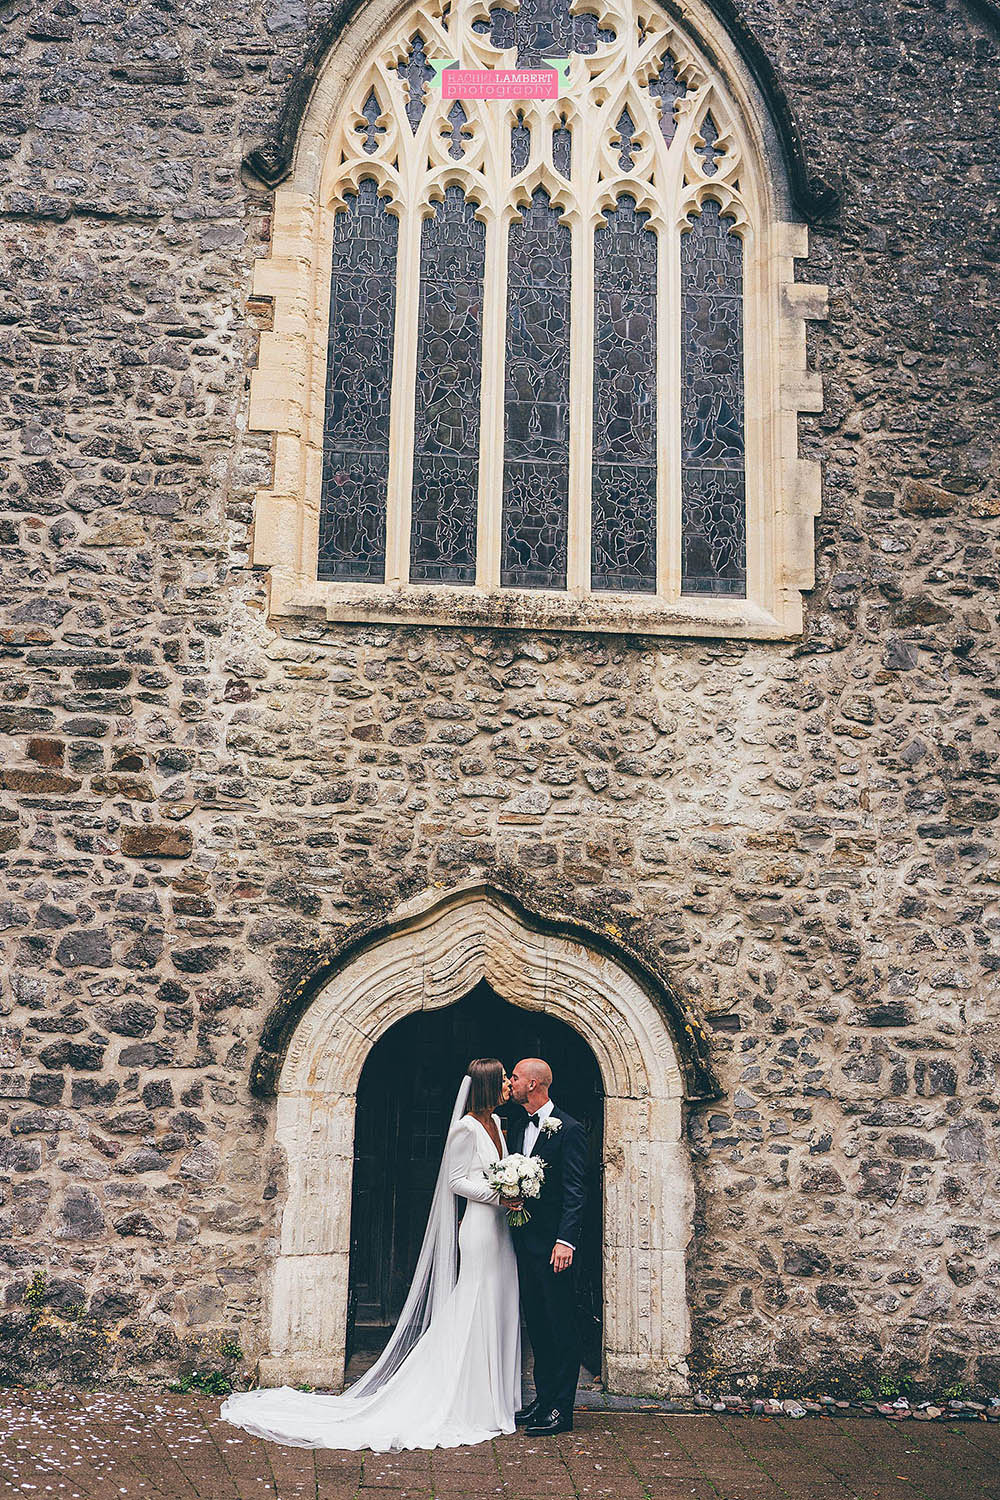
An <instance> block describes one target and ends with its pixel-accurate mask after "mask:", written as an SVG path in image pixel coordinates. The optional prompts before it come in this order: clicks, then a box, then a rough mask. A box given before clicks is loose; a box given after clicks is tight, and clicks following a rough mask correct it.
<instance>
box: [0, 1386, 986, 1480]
mask: <svg viewBox="0 0 1000 1500" xmlns="http://www.w3.org/2000/svg"><path fill="white" fill-rule="evenodd" d="M219 1405H220V1402H219V1400H218V1399H217V1398H214V1397H207V1396H194V1395H189V1396H172V1395H163V1396H159V1395H154V1394H149V1393H141V1394H136V1395H120V1394H117V1393H115V1394H111V1393H105V1394H99V1393H65V1392H37V1391H5V1392H0V1496H2V1497H3V1500H8V1497H15V1496H16V1497H18V1500H1000V1424H992V1423H989V1424H988V1423H985V1422H961V1423H959V1422H943V1423H936V1422H915V1421H906V1422H899V1423H890V1422H884V1421H878V1420H867V1419H864V1418H836V1417H833V1418H825V1417H822V1418H821V1417H807V1418H803V1419H801V1420H799V1421H793V1420H792V1419H791V1418H784V1419H780V1418H779V1419H768V1418H759V1417H758V1418H753V1419H749V1418H743V1417H721V1416H678V1415H672V1414H670V1415H668V1414H664V1413H661V1412H652V1411H641V1412H613V1413H612V1412H607V1411H583V1412H580V1413H578V1416H577V1422H576V1430H575V1431H574V1432H572V1433H568V1434H566V1435H564V1436H563V1437H560V1438H554V1439H553V1438H549V1439H544V1440H540V1439H531V1438H527V1437H525V1436H524V1435H523V1434H521V1433H518V1434H517V1435H516V1436H514V1437H509V1438H500V1439H498V1440H497V1441H496V1442H494V1443H487V1444H483V1445H482V1446H481V1447H477V1448H459V1449H451V1450H449V1451H448V1452H433V1453H392V1454H360V1453H357V1454H355V1453H342V1452H335V1451H331V1450H329V1449H321V1450H313V1449H307V1448H285V1447H281V1446H279V1445H278V1444H275V1443H264V1442H261V1441H259V1440H258V1439H257V1438H252V1437H249V1436H247V1434H245V1433H243V1432H240V1431H239V1430H238V1429H236V1428H234V1427H231V1426H230V1425H229V1424H228V1423H226V1422H222V1421H220V1420H219V1417H218V1411H219Z"/></svg>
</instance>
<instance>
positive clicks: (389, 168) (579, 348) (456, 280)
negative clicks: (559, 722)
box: [255, 0, 820, 633]
mask: <svg viewBox="0 0 1000 1500" xmlns="http://www.w3.org/2000/svg"><path fill="white" fill-rule="evenodd" d="M490 7H492V8H490ZM573 11H578V12H579V13H578V14H572V13H571V12H573ZM605 16H607V17H610V18H611V24H613V26H614V31H612V30H610V29H607V27H606V25H605ZM490 42H492V43H493V44H494V45H497V46H501V47H503V49H504V50H505V52H506V56H505V57H500V56H499V55H497V54H496V53H495V52H493V50H492V49H491V47H490V45H489V43H490ZM588 54H589V55H588ZM593 54H596V56H594V55H593ZM428 57H430V58H431V61H428ZM447 58H461V59H462V64H461V66H462V68H463V69H464V68H466V67H473V66H478V65H479V64H482V65H483V66H493V67H500V66H501V65H502V64H503V63H506V64H510V65H520V66H522V67H523V66H530V65H534V64H541V63H542V61H543V59H545V58H551V59H553V60H555V59H559V58H563V59H570V60H571V64H572V66H571V72H572V79H573V83H572V87H571V89H570V90H569V92H566V91H565V89H562V90H560V89H555V90H553V91H552V92H554V93H556V94H557V96H560V97H557V98H556V99H555V100H553V101H545V100H535V99H530V98H513V99H509V100H508V99H506V98H503V97H499V96H498V97H490V98H487V99H480V98H478V97H474V96H475V94H476V90H474V89H472V90H466V89H458V90H456V92H458V93H460V94H461V95H462V97H461V98H460V99H453V98H450V97H445V96H444V93H443V90H442V88H441V87H440V79H439V78H438V77H437V76H436V75H437V74H438V73H439V72H440V69H441V60H442V59H447ZM357 61H358V65H357V69H356V73H355V75H354V76H353V77H352V79H351V81H350V82H349V84H348V86H347V89H346V91H345V93H344V96H343V101H342V103H341V104H340V105H338V107H337V111H336V117H335V120H334V123H333V124H332V125H331V132H332V133H331V135H330V139H329V142H328V151H327V155H326V156H325V157H324V158H323V159H324V160H325V161H328V162H330V163H335V162H338V163H339V166H338V167H335V168H334V169H333V175H331V176H330V177H329V178H326V177H323V179H322V180H323V182H324V183H325V184H327V186H328V187H329V190H330V192H332V193H333V194H334V195H335V196H333V198H332V203H333V205H334V206H333V208H332V211H330V210H325V209H324V211H323V214H322V215H320V216H319V218H318V219H316V221H315V222H314V223H313V224H312V227H311V228H310V231H309V233H310V235H311V239H310V240H309V245H308V247H307V246H306V239H305V230H302V233H301V236H300V234H299V229H298V228H297V227H296V225H297V223H298V220H297V219H295V215H297V214H298V213H299V208H298V207H296V206H295V205H297V204H298V203H299V200H298V199H297V198H296V200H295V204H292V205H290V206H289V208H288V211H287V218H288V224H287V225H285V223H284V220H282V226H283V227H282V229H281V235H282V239H281V243H282V244H283V245H286V246H289V245H290V246H293V247H295V246H298V247H300V248H298V249H294V250H288V251H287V253H286V255H285V261H284V262H282V263H281V264H280V265H279V267H278V270H277V271H276V272H268V273H267V277H269V278H270V283H273V284H274V285H275V286H279V287H280V286H284V285H285V282H284V281H282V280H281V278H289V277H290V278H292V279H294V276H297V275H298V271H297V270H296V271H294V273H293V271H290V270H289V269H288V265H290V264H291V262H292V260H293V258H294V260H295V264H296V266H298V264H299V262H302V263H303V264H305V262H306V260H307V259H308V278H309V279H308V286H307V285H306V282H305V280H303V281H302V285H301V286H300V290H299V292H298V293H297V297H298V301H297V302H296V304H295V307H294V308H292V309H291V312H290V313H289V314H287V315H286V314H284V313H283V315H282V321H281V323H280V324H279V323H278V322H277V320H276V323H275V328H276V330H277V332H276V334H275V336H274V337H273V338H269V339H268V340H267V341H265V342H264V343H262V346H261V350H262V352H261V360H262V364H264V365H267V364H268V363H270V364H271V365H280V366H281V367H282V368H283V369H284V370H285V371H286V372H291V370H292V368H293V365H294V371H295V373H294V383H293V376H292V374H291V373H287V374H286V379H285V384H284V386H283V387H282V389H281V390H277V387H275V394H274V396H273V398H272V399H273V400H274V402H275V403H276V404H277V403H279V402H284V405H285V408H287V410H288V412H289V415H288V425H289V427H291V426H292V425H293V424H294V425H295V427H296V432H295V433H294V434H292V436H293V437H296V438H297V439H298V447H297V448H293V446H292V444H291V443H290V442H288V443H286V446H285V448H283V449H282V450H281V451H280V453H279V458H280V463H279V465H278V473H279V478H280V483H281V484H282V485H283V486H285V487H286V488H285V489H282V490H281V491H280V492H279V491H277V490H276V492H275V493H276V495H277V499H278V500H280V501H281V502H282V503H285V502H286V500H287V496H286V489H287V486H288V480H289V477H291V481H292V485H293V486H294V484H295V483H296V480H295V476H296V475H300V476H301V490H302V496H301V499H302V505H303V518H302V520H301V522H300V523H299V525H300V532H299V540H298V542H297V544H296V549H295V553H294V556H295V558H296V559H297V560H298V566H299V569H300V571H301V567H302V566H303V564H302V561H301V560H302V559H308V564H307V566H308V578H307V580H306V583H307V584H311V583H312V582H313V581H314V580H315V578H316V574H315V572H313V571H312V566H311V563H312V558H313V556H314V555H315V553H314V547H315V543H314V541H313V538H314V536H315V528H316V523H317V511H318V513H319V514H318V521H319V577H320V579H328V580H334V581H338V582H342V583H349V584H351V585H352V587H350V588H344V589H340V590H338V589H334V588H324V590H323V594H324V597H325V599H327V600H329V601H331V602H332V605H333V607H335V608H338V609H339V608H343V609H344V610H345V611H346V612H347V615H346V616H345V617H353V616H352V615H351V611H355V612H356V613H358V614H359V615H360V614H362V613H364V612H367V613H365V618H369V619H372V620H375V619H392V620H395V619H399V620H403V619H423V618H427V619H439V620H440V619H445V618H452V619H454V620H456V621H458V620H463V621H466V620H467V621H469V622H479V623H483V624H485V623H487V622H493V623H496V621H497V620H498V619H501V618H502V619H503V620H505V621H507V622H508V623H510V624H512V625H522V624H526V623H528V621H536V622H539V623H541V622H550V623H552V624H553V625H554V627H558V628H564V627H565V628H570V629H574V628H581V629H590V628H591V627H593V628H595V629H605V628H607V629H610V628H613V627H614V626H615V625H616V624H617V625H618V626H620V627H621V628H622V629H643V628H645V627H644V623H643V622H650V625H649V628H651V629H652V630H654V631H655V632H656V633H673V632H674V631H675V630H680V629H681V628H682V623H683V622H684V621H685V620H686V621H687V622H688V623H689V624H691V626H692V628H693V629H694V630H695V631H702V630H707V629H713V630H719V631H721V630H723V629H726V628H728V624H729V623H732V625H733V627H734V629H736V630H737V631H740V632H742V631H743V630H745V629H751V628H752V629H754V630H758V629H760V628H761V621H762V620H763V621H765V622H766V620H767V618H768V616H770V617H771V619H773V620H776V621H778V622H779V624H780V625H781V626H782V628H783V627H784V624H785V623H786V622H787V621H792V622H793V623H794V614H795V611H794V607H795V606H797V601H794V600H793V601H792V604H790V605H789V604H788V602H787V595H788V593H789V591H788V590H787V589H784V588H782V587H781V586H780V585H781V580H782V579H783V578H784V577H785V576H786V573H785V572H784V571H783V567H784V557H785V553H786V552H789V547H788V537H790V536H793V525H794V527H796V528H797V527H798V511H796V510H795V506H796V504H797V503H799V502H798V501H797V499H796V494H797V491H796V492H795V493H793V494H792V495H791V496H790V497H789V498H788V502H787V504H784V505H783V504H782V503H781V497H782V491H781V484H782V480H783V478H784V477H786V476H787V475H788V474H789V473H792V474H794V475H795V476H796V479H797V477H798V473H799V471H798V470H797V469H796V468H795V467H794V464H793V463H792V459H793V458H794V442H793V440H792V436H791V435H790V428H791V429H794V423H791V422H788V421H786V420H785V417H784V415H782V417H781V420H780V421H778V420H777V417H778V414H779V413H782V414H785V413H787V412H788V411H789V410H790V404H791V403H790V399H788V397H787V393H788V392H789V391H792V390H793V389H794V390H795V391H799V390H803V389H805V384H804V383H803V381H802V379H801V371H796V374H795V379H794V381H791V382H789V381H784V382H783V381H782V379H781V370H780V368H779V361H780V359H781V358H782V357H783V355H784V352H785V351H786V350H791V349H792V346H793V342H794V340H793V336H792V333H791V332H790V331H789V330H790V329H791V328H793V327H794V328H795V329H797V328H799V327H800V325H801V322H802V317H800V316H799V314H798V313H797V312H796V311H795V310H794V309H793V308H792V306H791V304H792V303H793V302H794V301H795V299H794V298H787V297H782V296H781V295H780V294H781V288H782V285H783V279H782V278H785V277H786V271H787V270H788V267H790V266H791V263H792V261H793V260H794V259H796V258H797V256H798V249H797V248H796V254H795V255H789V254H787V253H785V252H780V253H778V252H779V251H780V246H781V244H782V243H785V241H783V240H782V239H781V237H780V235H779V236H778V238H777V239H776V238H775V236H776V235H777V234H778V231H777V230H776V229H775V227H774V225H773V224H772V223H770V221H769V220H768V218H767V213H766V211H765V209H766V205H767V204H768V203H770V202H771V199H772V195H771V194H769V193H768V192H767V191H765V188H766V182H765V180H764V177H763V175H762V173H763V172H764V170H765V168H764V164H762V162H761V161H760V160H758V157H757V155H756V146H755V140H756V136H755V134H754V132H752V131H750V132H748V131H747V129H746V127H745V124H744V123H743V122H742V121H741V118H740V112H739V109H738V107H737V106H736V104H735V102H734V101H733V100H732V99H731V98H729V96H728V92H727V89H726V87H725V80H724V78H723V77H722V75H721V74H720V72H719V70H718V68H717V67H715V66H714V65H710V64H709V63H708V62H707V61H706V59H705V57H704V56H702V55H701V54H700V53H699V52H698V51H697V49H696V48H695V47H694V46H693V44H692V41H691V38H690V37H688V35H687V32H686V30H685V28H683V27H680V26H678V25H675V24H674V21H673V20H672V19H671V17H670V16H668V15H667V14H666V12H663V10H662V7H653V8H652V9H650V7H648V6H640V5H638V4H637V3H636V4H634V3H633V0H623V3H622V5H621V6H618V7H617V8H615V9H614V10H613V12H612V11H607V9H606V8H605V10H604V11H599V7H598V5H597V0H518V3H517V5H516V6H514V5H513V3H512V0H485V4H483V5H482V6H481V7H480V8H479V9H478V10H477V9H476V7H474V6H473V7H471V8H470V7H468V6H464V7H463V6H456V5H455V4H454V0H434V3H433V5H432V6H431V7H430V8H429V9H428V7H427V6H426V5H425V4H424V3H423V0H413V3H412V6H411V8H410V9H409V11H407V12H406V13H402V12H401V13H400V14H399V16H398V17H397V18H396V19H395V20H393V21H390V22H389V23H387V26H386V29H385V31H384V32H382V33H380V36H379V39H378V40H377V41H375V42H373V46H372V53H371V56H370V57H369V59H368V60H367V61H366V60H364V59H362V58H360V57H359V58H358V60H357ZM455 66H456V67H457V66H458V64H455ZM562 71H563V70H560V73H562ZM444 76H445V78H448V76H449V75H447V74H445V75H444ZM451 81H454V80H451ZM500 92H501V93H503V92H504V91H503V90H501V91H500ZM675 106H676V109H675ZM581 132H582V133H581ZM316 161H317V163H318V161H319V156H318V155H317V156H316ZM327 186H325V187H324V189H323V193H324V194H325V193H326V192H327ZM322 201H323V202H330V201H331V199H330V198H329V197H324V198H323V200H322ZM762 205H764V208H763V209H762ZM283 211H284V210H283ZM302 212H303V214H305V210H304V209H303V210H302ZM781 234H783V235H785V237H786V241H787V244H788V245H791V246H793V247H799V246H800V245H801V244H802V243H803V241H802V239H801V237H800V236H799V234H798V230H796V231H795V232H794V233H792V232H791V231H790V230H789V231H785V230H782V231H781ZM327 235H331V236H332V270H333V276H332V284H331V287H330V289H329V296H330V319H329V343H328V350H327V367H326V373H325V375H324V376H322V377H320V378H319V384H318V385H317V377H316V374H315V373H314V372H316V371H318V370H319V369H320V367H321V363H322V359H323V353H324V351H323V349H322V347H321V344H320V345H319V346H317V340H321V339H322V333H321V330H320V326H319V323H320V320H318V319H317V320H315V322H314V324H313V327H312V330H311V332H310V330H309V329H304V330H303V329H302V328H301V325H302V323H303V321H304V316H303V315H304V311H305V309H307V308H309V307H312V306H315V305H316V302H315V298H316V297H317V295H320V296H325V295H326V294H327V292H326V289H325V288H323V289H322V290H321V291H319V290H318V289H319V287H320V285H321V278H322V275H323V268H322V267H320V265H319V264H318V256H317V247H321V246H322V245H323V244H324V243H325V244H329V243H330V241H329V239H327V238H326V236H327ZM329 253H330V252H329V251H327V254H328V255H329ZM748 256H752V259H751V260H746V257H748ZM309 257H312V259H309ZM286 262H287V264H286ZM779 267H781V268H783V269H780V268H779ZM302 277H303V278H305V277H306V272H305V270H303V272H302ZM744 278H745V279H746V283H747V286H748V287H749V288H750V292H749V293H748V295H747V299H746V302H744V294H743V283H744ZM270 283H269V282H268V280H267V279H266V278H265V276H263V275H262V277H261V281H260V286H261V288H262V290H263V289H264V288H265V287H266V286H267V285H269V284H270ZM295 284H296V285H299V282H297V281H296V283H295ZM280 295H282V296H283V295H284V293H280ZM819 301H820V299H819V298H818V297H817V298H815V299H812V300H810V301H808V302H807V299H806V298H805V297H803V299H802V305H803V306H807V305H808V306H809V307H812V306H815V305H818V303H819ZM766 309H773V310H774V315H775V317H776V318H777V319H778V333H777V335H776V336H775V337H773V338H760V339H758V337H757V333H756V332H755V330H756V329H757V328H758V325H759V320H760V319H761V318H762V317H763V316H764V314H765V310H766ZM296 320H297V321H296ZM744 326H746V328H747V334H746V335H744ZM765 331H766V330H765ZM795 337H797V334H796V335H795ZM747 341H749V347H751V348H752V349H753V350H754V363H753V379H752V382H751V383H750V384H747V382H746V379H745V375H744V363H745V359H746V355H745V350H744V344H745V342H747ZM299 345H303V346H304V348H303V349H300V348H299ZM798 347H799V345H798V344H795V348H798ZM296 361H297V363H296ZM258 373H259V372H258ZM267 378H270V376H269V375H268V376H267ZM324 380H325V384H326V390H325V399H326V405H325V410H324V413H323V439H324V441H323V453H322V461H321V462H320V461H319V459H318V455H317V454H316V451H315V446H314V445H315V442H316V436H315V434H317V430H318V427H319V415H320V414H319V412H318V411H317V410H316V407H317V406H318V404H319V401H320V399H321V398H322V397H323V395H324V392H323V385H322V383H323V381H324ZM810 389H811V388H810ZM255 399H256V398H255ZM808 399H809V400H810V401H811V400H812V397H811V395H810V396H809V398H808ZM571 402H572V403H573V404H571ZM258 409H263V408H262V407H260V405H259V403H258ZM772 418H773V431H772V430H768V432H767V433H766V434H765V437H766V441H762V442H761V443H759V444H757V443H751V447H750V453H751V458H752V459H753V463H752V465H748V463H747V460H746V456H745V445H746V434H747V432H748V431H749V432H751V433H754V434H756V433H757V432H758V431H759V430H762V429H763V427H764V425H765V424H766V423H769V422H771V421H772ZM390 433H391V444H390ZM296 454H298V457H297V458H296V457H295V455H296ZM798 462H799V463H802V462H804V461H803V460H801V459H799V460H798ZM317 470H318V471H319V477H318V480H317ZM277 482H278V481H277V480H276V483H277ZM803 505H804V501H803V502H802V503H801V504H799V508H800V509H802V507H803ZM789 506H790V507H791V509H789ZM789 516H790V517H791V518H792V519H788V517H789ZM272 530H273V531H274V533H275V535H281V521H280V518H279V520H277V521H276V522H275V524H274V527H273V528H272ZM751 533H752V535H753V538H754V548H753V554H752V559H751V566H750V576H749V578H748V568H747V557H748V541H747V538H748V534H751ZM262 534H263V529H262ZM794 536H798V530H795V531H794ZM261 545H262V546H263V542H262V543H261ZM796 545H797V543H796ZM292 555H293V552H292V548H291V545H290V544H289V545H286V546H285V550H284V552H283V553H282V558H283V566H284V574H283V578H284V579H288V578H290V576H291V573H292V571H293V570H292V569H291V568H290V567H288V566H287V560H288V559H289V558H291V557H292ZM758 558H759V559H760V564H759V566H758V564H757V561H756V559H758ZM805 571H806V570H805V569H804V568H802V567H800V568H799V572H798V574H797V575H796V576H803V574H804V573H805ZM372 585H375V587H372ZM282 586H283V587H284V584H282ZM290 587H291V585H289V588H290ZM443 590H448V591H450V593H449V597H445V596H444V594H443V593H442V591H443ZM522 593H524V594H527V595H529V596H530V595H532V594H533V597H526V598H521V597H518V595H520V594H522ZM588 596H589V605H588ZM681 596H683V597H681ZM748 596H752V599H753V603H754V606H755V608H759V610H760V611H762V612H763V613H760V614H754V615H753V616H752V617H751V615H750V614H748V612H747V610H746V609H745V608H744V607H743V606H742V602H741V601H743V600H744V599H746V598H747V597H748ZM289 597H292V596H291V594H290V593H289ZM295 597H297V598H299V599H302V598H303V597H304V595H303V593H302V591H301V590H300V592H299V593H298V594H297V595H296V596H295ZM449 611H450V613H449ZM709 617H710V618H711V620H712V622H713V623H712V625H711V626H709V625H707V624H706V623H705V622H706V620H707V619H708V618H709ZM772 628H773V627H772V626H771V625H770V624H767V623H765V625H764V630H765V632H766V630H769V629H772Z"/></svg>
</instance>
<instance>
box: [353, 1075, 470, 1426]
mask: <svg viewBox="0 0 1000 1500" xmlns="http://www.w3.org/2000/svg"><path fill="white" fill-rule="evenodd" d="M471 1086H472V1080H471V1079H470V1077H469V1075H468V1074H466V1075H465V1077H464V1078H463V1079H462V1083H461V1087H460V1088H459V1091H458V1097H457V1099H456V1100H455V1107H454V1109H453V1110H452V1112H451V1121H450V1123H449V1125H448V1140H447V1141H446V1142H445V1148H444V1151H443V1152H442V1153H441V1166H440V1169H439V1171H438V1175H437V1182H436V1183H435V1184H434V1196H433V1198H432V1199H431V1211H430V1214H429V1216H428V1219H427V1228H426V1229H425V1231H424V1240H423V1244H422V1245H421V1246H420V1254H419V1256H418V1257H417V1267H416V1270H415V1271H414V1273H413V1280H412V1282H411V1283H410V1290H409V1292H408V1293H407V1295H406V1301H405V1302H404V1303H403V1310H402V1312H401V1313H400V1315H399V1322H398V1323H397V1324H396V1326H395V1328H394V1329H393V1331H392V1335H391V1337H390V1339H389V1342H388V1343H387V1344H386V1346H385V1348H384V1349H383V1351H382V1353H381V1355H380V1357H379V1358H378V1360H377V1361H376V1362H375V1364H373V1365H372V1367H371V1369H370V1370H367V1371H366V1372H365V1374H364V1375H362V1376H361V1378H360V1380H357V1381H355V1383H354V1385H352V1386H351V1387H350V1389H349V1390H348V1391H345V1393H344V1394H345V1396H349V1397H351V1398H352V1399H354V1398H357V1397H359V1396H371V1395H372V1394H373V1393H374V1392H375V1391H377V1390H378V1389H379V1388H380V1386H383V1385H385V1383H386V1381H387V1380H388V1379H389V1378H390V1377H391V1376H392V1375H394V1374H395V1373H396V1371H397V1370H398V1369H399V1367H400V1365H401V1364H402V1363H403V1360H404V1359H405V1358H406V1356H407V1355H408V1354H409V1352H410V1350H411V1349H412V1348H413V1346H414V1344H415V1343H416V1342H417V1340H418V1339H419V1338H421V1337H422V1336H423V1334H424V1333H425V1332H426V1331H427V1327H428V1325H429V1323H430V1321H431V1319H432V1318H433V1317H434V1316H435V1315H436V1314H437V1313H438V1312H439V1311H440V1310H441V1308H442V1306H443V1305H444V1303H445V1302H446V1301H447V1299H448V1297H450V1295H451V1293H452V1292H453V1291H454V1288H455V1282H456V1281H457V1280H458V1199H457V1198H456V1197H455V1195H454V1193H453V1192H452V1191H451V1188H450V1186H449V1184H448V1154H449V1153H448V1147H449V1144H450V1142H451V1133H452V1131H453V1130H454V1128H455V1126H456V1125H457V1124H458V1122H459V1120H460V1119H461V1118H462V1116H463V1114H464V1113H465V1106H466V1103H467V1102H468V1098H469V1089H470V1088H471Z"/></svg>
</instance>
